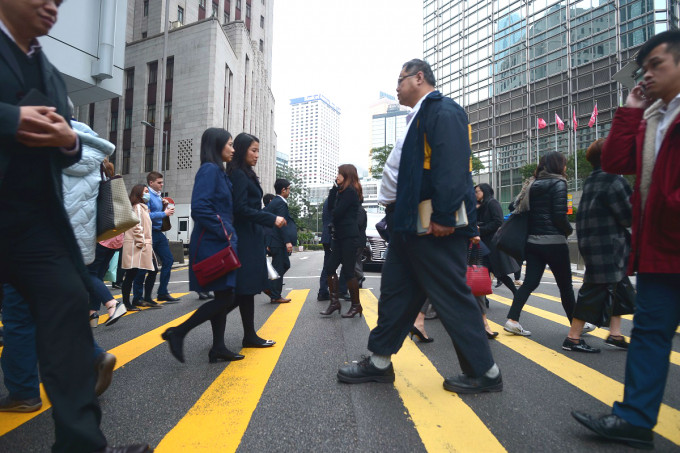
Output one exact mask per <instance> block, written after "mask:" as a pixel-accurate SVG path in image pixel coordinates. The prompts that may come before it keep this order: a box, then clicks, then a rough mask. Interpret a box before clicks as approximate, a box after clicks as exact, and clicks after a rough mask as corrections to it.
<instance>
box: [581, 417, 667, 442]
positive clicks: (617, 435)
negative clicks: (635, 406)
mask: <svg viewBox="0 0 680 453" xmlns="http://www.w3.org/2000/svg"><path fill="white" fill-rule="evenodd" d="M571 416H572V417H574V418H575V419H576V421H577V422H579V423H580V424H582V425H583V426H585V427H586V428H588V429H589V430H591V431H593V432H594V433H596V434H598V435H599V436H601V437H604V438H605V439H607V440H614V441H616V442H623V443H625V444H627V445H629V446H631V447H634V448H639V449H642V450H652V449H653V448H654V433H653V432H652V430H651V429H648V428H640V427H639V426H635V425H631V424H630V423H628V422H627V421H625V420H624V419H622V418H621V417H618V416H616V415H614V414H610V415H604V416H602V417H600V418H595V417H592V416H590V415H588V414H586V413H584V412H578V411H572V412H571Z"/></svg>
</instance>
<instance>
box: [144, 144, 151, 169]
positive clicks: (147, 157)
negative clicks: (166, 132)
mask: <svg viewBox="0 0 680 453" xmlns="http://www.w3.org/2000/svg"><path fill="white" fill-rule="evenodd" d="M144 171H147V172H148V171H153V146H147V147H146V148H144Z"/></svg>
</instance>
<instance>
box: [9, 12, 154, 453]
mask: <svg viewBox="0 0 680 453" xmlns="http://www.w3.org/2000/svg"><path fill="white" fill-rule="evenodd" d="M59 4H61V1H58V0H22V1H12V0H1V1H0V80H2V82H3V83H2V85H1V86H0V212H2V215H1V216H0V281H2V282H5V283H8V284H11V285H12V286H14V287H15V288H16V290H17V291H18V292H19V294H20V295H21V296H22V297H23V299H24V300H25V301H26V302H27V303H28V304H29V305H30V306H31V313H32V314H33V316H34V318H35V319H34V321H35V326H36V345H37V353H38V360H39V363H40V375H41V377H42V381H43V384H44V385H45V390H46V392H47V395H48V396H49V399H50V401H51V402H52V406H53V411H52V416H53V418H54V421H55V443H54V446H53V449H52V451H54V452H69V453H70V452H88V453H89V452H92V451H110V449H109V447H107V446H106V439H105V438H104V435H103V434H102V432H101V430H100V429H99V422H100V420H101V410H100V409H99V405H98V404H97V400H96V397H95V370H94V341H93V337H92V332H91V330H90V327H89V323H88V310H87V307H88V294H87V290H86V286H85V285H86V284H87V283H86V282H88V281H89V277H88V274H87V270H86V269H85V265H84V264H83V261H82V256H81V253H80V250H79V248H78V245H77V243H76V240H75V237H74V235H73V230H72V229H71V225H70V223H69V219H68V217H67V215H66V211H65V209H64V203H63V199H62V188H61V187H62V182H61V170H62V168H65V167H68V166H70V165H72V164H73V163H75V162H77V161H78V160H79V159H80V156H81V150H80V144H79V142H78V140H77V136H76V133H75V132H74V131H73V130H72V129H71V127H70V124H69V122H68V120H67V119H66V118H68V116H67V115H68V103H67V99H66V86H65V84H64V81H63V79H62V78H61V76H60V75H59V72H58V71H57V69H56V68H55V67H54V66H52V65H51V64H50V62H49V61H48V60H47V58H46V57H45V55H44V54H43V52H42V49H41V47H40V44H39V43H38V41H37V39H36V38H37V37H39V36H43V35H46V34H47V33H48V32H49V30H50V28H51V27H52V25H53V24H54V23H55V22H56V20H57V14H58V6H59ZM147 450H148V446H136V447H131V448H130V449H121V450H116V451H138V452H143V451H147Z"/></svg>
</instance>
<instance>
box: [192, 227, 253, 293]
mask: <svg viewBox="0 0 680 453" xmlns="http://www.w3.org/2000/svg"><path fill="white" fill-rule="evenodd" d="M217 219H218V220H219V221H220V224H222V231H224V237H225V239H226V240H227V247H226V248H223V249H222V250H220V251H219V252H217V253H215V254H214V255H212V256H209V257H208V258H206V259H204V260H201V261H199V262H196V256H197V255H198V248H199V247H200V246H201V239H202V238H203V233H205V228H203V231H201V235H200V236H199V238H198V244H196V252H195V253H194V259H193V262H194V263H193V265H192V267H191V268H192V269H193V271H194V275H196V280H197V281H198V284H199V285H201V286H206V285H207V284H209V283H211V282H214V281H215V280H217V279H218V278H220V277H222V276H224V275H226V274H228V273H229V272H231V271H233V270H236V269H238V268H239V267H241V262H240V261H239V259H238V256H236V252H234V249H233V248H232V247H231V243H230V239H231V236H230V235H228V234H227V229H226V228H224V223H223V222H222V218H221V217H220V216H219V215H217Z"/></svg>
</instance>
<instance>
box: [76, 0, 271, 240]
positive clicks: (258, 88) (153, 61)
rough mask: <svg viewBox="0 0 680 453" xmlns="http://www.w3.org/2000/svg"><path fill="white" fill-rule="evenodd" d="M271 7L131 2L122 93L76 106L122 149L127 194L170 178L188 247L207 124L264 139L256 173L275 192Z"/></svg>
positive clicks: (232, 1) (232, 2)
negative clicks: (149, 179)
mask: <svg viewBox="0 0 680 453" xmlns="http://www.w3.org/2000/svg"><path fill="white" fill-rule="evenodd" d="M166 2H167V3H168V4H169V9H168V11H167V18H168V23H167V25H168V27H167V28H168V33H167V38H168V39H167V58H166V61H165V62H164V61H163V55H164V48H166V46H165V42H164V41H165V40H164V38H165V37H164V32H165V30H166V27H165V26H164V24H166V20H165V18H166V10H165V6H166ZM273 3H274V2H273V0H267V1H261V0H214V1H212V2H211V1H208V0H191V1H188V0H169V1H168V0H128V1H127V4H128V11H127V17H128V20H127V29H126V42H127V46H126V47H125V67H124V77H123V96H122V97H120V98H115V99H112V100H107V101H102V102H96V103H92V104H89V105H82V106H79V108H78V109H77V115H78V118H79V120H81V121H84V122H86V123H88V124H90V125H91V126H92V127H93V129H95V130H96V131H97V132H98V133H99V134H100V135H101V136H102V137H105V138H107V139H108V140H110V141H111V142H113V143H114V144H115V145H116V152H115V154H114V156H113V159H112V160H113V161H114V163H115V166H116V172H118V173H120V174H122V175H123V177H124V178H125V182H126V184H127V186H128V187H131V186H132V185H134V184H138V183H144V182H146V178H145V176H146V174H147V173H148V172H149V171H151V170H157V171H160V172H161V173H163V174H164V176H165V188H164V190H165V191H166V192H167V193H168V194H169V195H170V196H171V197H172V198H173V199H174V200H175V205H176V214H175V216H173V217H172V218H171V221H172V223H173V228H172V229H171V230H170V231H169V232H168V233H167V234H168V237H169V238H170V239H171V240H183V241H185V242H187V241H188V237H189V233H190V231H191V228H192V220H191V218H190V202H191V191H192V188H193V183H194V176H195V174H196V172H197V171H198V168H199V167H200V143H201V135H202V133H203V131H204V130H205V129H207V128H208V127H223V128H225V129H227V130H228V131H229V132H231V134H232V136H236V135H237V134H239V133H240V132H248V133H251V134H253V135H255V136H257V137H258V138H259V139H260V159H259V161H258V164H257V167H256V171H257V173H258V176H259V177H260V181H261V184H262V187H263V189H264V190H265V191H267V192H271V191H273V186H274V180H275V177H276V149H275V147H276V146H275V145H276V143H275V141H276V134H275V133H274V97H273V95H272V92H271V88H270V87H271V61H272V58H271V52H272V29H273V9H274V8H273ZM164 65H165V67H164ZM163 74H165V77H164V80H163ZM161 104H162V105H161ZM142 122H144V123H148V124H142Z"/></svg>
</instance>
